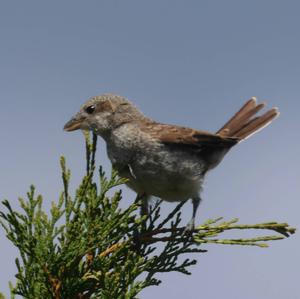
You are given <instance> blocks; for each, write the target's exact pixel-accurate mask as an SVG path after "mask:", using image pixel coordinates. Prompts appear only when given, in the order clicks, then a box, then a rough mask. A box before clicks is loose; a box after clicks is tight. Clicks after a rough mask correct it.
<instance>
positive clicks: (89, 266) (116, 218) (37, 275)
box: [0, 135, 295, 299]
mask: <svg viewBox="0 0 300 299" xmlns="http://www.w3.org/2000/svg"><path fill="white" fill-rule="evenodd" d="M96 143H97V137H96V135H93V140H92V142H90V140H89V137H88V136H87V138H86V160H87V164H86V175H85V176H84V178H83V179H82V182H81V184H80V185H79V186H78V188H77V190H76V192H75V195H74V196H71V195H70V192H69V182H70V170H68V169H67V168H66V163H65V158H64V157H62V158H61V161H60V163H61V169H62V180H63V186H64V188H63V192H62V193H61V194H60V196H59V199H58V201H57V202H53V203H52V207H51V210H50V212H49V213H46V212H45V210H44V208H43V198H42V196H41V195H36V194H35V188H34V186H31V187H30V190H29V192H28V193H27V199H26V200H25V199H19V203H20V207H21V209H22V210H21V212H18V211H16V210H14V209H13V208H12V207H11V205H10V203H9V201H8V200H4V201H3V202H2V204H3V206H4V209H3V210H1V211H0V223H1V225H2V227H3V228H4V230H5V232H6V235H7V238H8V239H9V240H10V241H11V242H12V243H13V244H14V245H15V246H16V247H17V248H18V250H19V257H18V258H16V260H15V264H16V267H17V274H16V275H15V277H16V283H15V285H12V283H10V289H11V298H15V295H19V296H21V297H23V298H30V299H31V298H32V299H36V298H55V299H62V298H66V299H69V298H78V299H83V298H103V299H106V298H107V299H111V298H114V299H115V298H116V299H117V298H118V299H119V298H120V299H123V298H125V299H132V298H138V297H137V295H138V294H139V293H140V291H141V290H143V289H144V288H146V287H149V286H154V285H159V283H160V282H161V281H160V280H158V279H157V274H158V273H163V272H174V271H177V272H181V273H183V274H190V272H189V268H190V267H191V266H192V265H195V264H196V260H195V259H192V258H191V253H204V252H206V250H205V249H203V248H202V247H203V243H216V244H230V245H249V246H260V247H266V246H267V244H266V243H265V242H266V241H271V240H279V239H283V238H285V237H288V236H289V235H290V234H292V233H294V232H295V229H294V228H291V227H289V226H288V224H286V223H276V222H268V223H261V224H255V225H239V224H237V221H238V220H237V219H233V220H231V221H223V220H222V218H218V219H213V220H212V219H211V220H208V221H206V222H205V223H204V224H202V225H200V226H198V227H197V228H196V229H195V230H194V231H193V232H191V235H186V234H184V233H183V232H184V227H183V226H182V223H181V212H180V210H181V207H182V206H183V204H184V203H180V204H179V205H177V206H176V207H175V208H174V210H173V211H172V212H171V213H170V214H169V215H168V216H167V217H165V218H163V217H161V216H160V205H161V201H157V202H156V203H155V204H154V205H153V206H152V207H151V209H150V213H149V215H148V216H143V217H141V216H140V215H139V212H138V210H139V207H140V202H138V201H136V202H134V203H133V204H131V205H130V206H129V207H128V208H126V209H122V208H120V201H121V199H122V193H121V191H117V192H115V194H114V195H113V196H111V197H110V196H108V191H109V190H110V189H112V188H113V187H116V186H120V185H121V184H123V183H124V182H125V181H124V179H120V178H119V177H118V176H117V173H116V172H115V171H114V170H113V171H112V174H111V177H110V178H107V176H106V175H105V173H104V172H103V170H102V168H101V167H100V168H99V171H97V172H98V176H96V175H95V172H96V170H95V169H96V168H95V153H96ZM95 177H98V178H97V179H96V180H98V181H96V180H95ZM243 229H258V230H270V231H274V232H276V234H275V235H267V236H260V237H254V238H249V239H243V238H239V239H220V238H218V236H219V235H220V234H221V233H222V232H224V231H227V230H243ZM2 298H5V297H4V296H3V295H2V294H0V299H2Z"/></svg>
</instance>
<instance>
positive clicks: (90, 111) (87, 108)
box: [85, 105, 96, 114]
mask: <svg viewBox="0 0 300 299" xmlns="http://www.w3.org/2000/svg"><path fill="white" fill-rule="evenodd" d="M95 108H96V107H95V105H91V106H88V107H86V108H85V112H86V113H88V114H92V113H93V112H94V111H95Z"/></svg>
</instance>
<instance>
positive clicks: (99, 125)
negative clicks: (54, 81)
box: [64, 94, 144, 137]
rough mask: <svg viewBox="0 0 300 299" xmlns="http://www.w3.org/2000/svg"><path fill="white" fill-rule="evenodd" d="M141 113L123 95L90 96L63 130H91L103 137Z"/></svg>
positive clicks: (140, 115)
mask: <svg viewBox="0 0 300 299" xmlns="http://www.w3.org/2000/svg"><path fill="white" fill-rule="evenodd" d="M140 118H144V116H143V114H142V113H141V112H140V111H139V110H138V109H137V108H136V107H135V106H134V105H133V104H132V103H131V102H129V101H128V100H127V99H125V98H124V97H121V96H118V95H113V94H104V95H100V96H95V97H93V98H90V99H89V100H88V101H87V102H86V103H85V104H84V105H83V106H82V107H81V109H80V111H79V112H78V113H77V114H76V115H75V116H73V117H72V118H71V119H70V120H69V121H68V122H67V123H66V124H65V126H64V130H65V131H68V132H70V131H75V130H78V129H82V130H91V131H94V132H95V133H96V134H98V135H101V136H102V137H104V136H105V135H106V134H109V133H110V132H111V130H113V129H114V128H116V127H118V126H120V125H122V124H124V123H127V122H130V121H134V120H136V119H140Z"/></svg>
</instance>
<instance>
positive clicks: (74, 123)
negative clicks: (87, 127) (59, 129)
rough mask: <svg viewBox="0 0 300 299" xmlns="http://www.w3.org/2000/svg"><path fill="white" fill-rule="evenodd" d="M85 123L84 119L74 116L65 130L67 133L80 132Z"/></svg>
mask: <svg viewBox="0 0 300 299" xmlns="http://www.w3.org/2000/svg"><path fill="white" fill-rule="evenodd" d="M83 121H84V117H78V116H74V117H73V118H71V119H70V120H69V121H68V122H67V123H66V124H65V126H64V130H65V131H67V132H71V131H75V130H78V129H80V127H81V124H82V122H83Z"/></svg>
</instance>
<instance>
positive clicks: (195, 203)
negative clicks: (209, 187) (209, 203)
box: [184, 196, 201, 232]
mask: <svg viewBox="0 0 300 299" xmlns="http://www.w3.org/2000/svg"><path fill="white" fill-rule="evenodd" d="M200 202H201V197H200V196H198V197H194V198H192V203H193V215H192V218H191V220H190V221H189V223H188V224H187V226H186V227H185V230H184V232H192V231H193V229H194V228H195V218H196V213H197V210H198V207H199V204H200Z"/></svg>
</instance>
